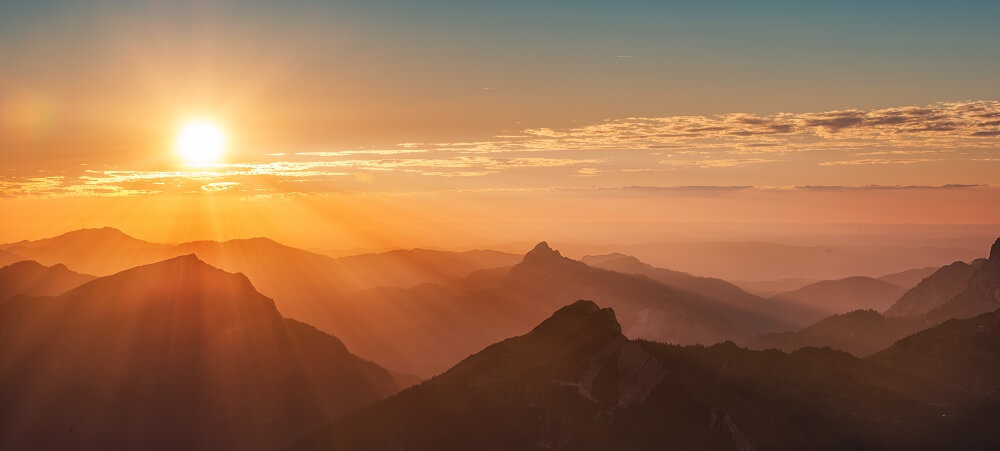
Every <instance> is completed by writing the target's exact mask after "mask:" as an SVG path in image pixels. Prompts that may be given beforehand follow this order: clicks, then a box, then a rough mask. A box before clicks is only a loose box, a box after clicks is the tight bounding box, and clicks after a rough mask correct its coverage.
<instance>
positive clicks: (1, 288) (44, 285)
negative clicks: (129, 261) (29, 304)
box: [0, 260, 94, 301]
mask: <svg viewBox="0 0 1000 451" xmlns="http://www.w3.org/2000/svg"><path fill="white" fill-rule="evenodd" d="M93 279H94V276H89V275H86V274H80V273H77V272H73V271H70V270H69V269H67V268H66V266H65V265H61V264H60V265H53V266H48V267H46V266H42V265H41V264H39V263H38V262H35V261H30V260H26V261H21V262H17V263H14V264H12V265H8V266H4V267H3V268H0V301H4V300H6V299H8V298H11V297H14V296H17V295H20V294H23V295H27V296H53V295H56V294H59V293H62V292H64V291H66V290H69V289H71V288H76V287H78V286H80V285H83V284H84V283H86V282H89V281H91V280H93Z"/></svg>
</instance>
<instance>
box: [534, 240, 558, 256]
mask: <svg viewBox="0 0 1000 451" xmlns="http://www.w3.org/2000/svg"><path fill="white" fill-rule="evenodd" d="M531 252H549V253H553V252H554V253H556V254H558V253H559V251H557V250H553V249H552V248H551V247H549V243H547V242H545V241H542V242H540V243H538V244H536V245H535V247H534V248H532V249H531Z"/></svg>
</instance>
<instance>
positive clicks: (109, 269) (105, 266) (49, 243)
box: [2, 227, 177, 276]
mask: <svg viewBox="0 0 1000 451" xmlns="http://www.w3.org/2000/svg"><path fill="white" fill-rule="evenodd" d="M2 248H3V249H4V250H6V251H8V252H13V253H15V254H17V255H21V256H23V257H24V258H22V259H21V260H25V259H27V260H35V261H37V262H39V263H41V264H43V265H47V266H51V265H55V264H59V263H62V264H64V265H66V266H68V267H69V268H70V269H72V270H74V271H80V272H83V273H86V274H93V275H97V276H104V275H108V274H113V273H116V272H118V271H122V270H125V269H128V268H132V267H134V266H138V265H144V264H148V263H152V262H155V261H158V260H162V259H164V258H169V257H174V256H176V255H177V254H175V253H173V252H171V251H170V250H169V249H168V246H164V245H161V244H155V243H150V242H147V241H142V240H139V239H136V238H133V237H131V236H128V235H126V234H125V233H123V232H122V231H120V230H118V229H114V228H111V227H104V228H100V229H80V230H74V231H72V232H67V233H64V234H62V235H59V236H56V237H52V238H45V239H41V240H37V241H20V242H17V243H10V244H5V245H3V247H2Z"/></svg>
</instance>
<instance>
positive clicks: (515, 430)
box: [294, 301, 1000, 450]
mask: <svg viewBox="0 0 1000 451" xmlns="http://www.w3.org/2000/svg"><path fill="white" fill-rule="evenodd" d="M993 316H994V317H995V316H996V314H993ZM987 322H989V325H986V327H988V328H989V332H988V333H989V334H990V335H989V336H990V337H992V335H993V334H995V333H996V330H994V329H996V327H993V326H996V324H993V323H994V322H995V321H994V320H987ZM981 323H982V321H974V320H966V321H963V322H956V323H955V324H953V325H945V326H942V327H939V328H935V329H932V330H930V331H927V332H925V334H931V335H935V334H942V333H944V334H948V335H950V336H955V337H956V338H955V339H954V340H949V341H947V342H945V343H943V344H942V345H941V348H940V350H939V351H940V352H949V351H950V352H952V353H953V354H952V356H953V357H952V358H953V361H954V363H955V364H956V365H958V366H959V368H962V369H964V370H967V372H965V373H958V372H954V373H949V374H947V375H946V376H948V378H942V376H945V375H939V374H931V375H928V374H927V373H926V371H924V370H923V369H922V366H921V362H924V361H925V360H926V359H928V357H932V356H931V355H929V351H928V350H925V349H922V348H920V347H919V346H912V345H909V344H908V343H901V344H900V345H898V346H897V347H893V348H890V350H888V351H886V352H885V353H883V354H880V355H878V356H876V357H873V359H871V360H860V359H857V358H854V357H851V356H850V355H848V354H844V353H840V352H836V351H832V350H829V349H825V350H824V349H816V348H807V349H805V350H802V351H799V352H796V353H793V354H791V355H789V354H784V353H780V352H776V351H748V350H745V349H740V348H738V347H737V346H735V345H733V344H732V343H725V344H719V345H715V346H711V347H707V348H706V347H701V346H694V347H680V346H671V345H664V344H659V343H652V342H645V341H633V340H629V339H627V338H625V336H623V335H622V333H621V327H620V326H619V325H618V322H617V321H616V319H615V315H614V313H613V312H612V311H611V310H610V309H601V308H599V307H597V305H595V304H594V303H592V302H589V301H579V302H576V303H574V304H572V305H570V306H567V307H564V308H562V309H559V310H558V311H556V312H555V313H554V314H553V315H552V316H551V317H550V318H549V319H547V320H545V321H543V322H542V323H541V324H539V325H538V326H537V327H536V328H534V329H533V330H532V331H531V332H529V333H527V334H525V335H522V336H519V337H515V338H511V339H507V340H504V341H501V342H499V343H496V344H494V345H492V346H489V347H487V348H486V349H484V350H483V351H482V352H479V353H477V354H475V355H472V356H470V357H469V358H467V359H465V360H464V361H462V362H461V363H459V364H458V365H456V366H455V367H454V368H452V369H451V370H449V371H448V372H446V373H444V374H443V375H441V376H439V377H436V378H434V379H432V380H430V381H427V382H425V383H423V384H421V385H419V386H416V387H413V388H410V389H408V390H406V391H404V392H402V393H400V394H398V395H396V396H393V397H391V398H389V399H387V400H384V401H380V402H378V403H376V404H375V405H373V406H371V407H368V408H365V409H362V410H361V411H359V412H357V413H354V414H351V415H349V416H347V417H345V418H343V419H341V420H338V421H336V422H334V423H332V424H330V425H328V426H326V427H324V428H323V429H321V430H320V431H318V432H316V433H315V434H313V435H311V436H309V437H307V438H305V439H303V440H302V441H301V442H299V443H298V445H296V446H295V447H294V449H298V450H313V449H332V450H389V449H407V450H461V449H480V450H506V449H593V450H603V449H630V450H645V449H650V450H652V449H663V447H664V445H665V444H669V445H670V446H671V447H676V448H678V449H740V450H751V449H901V448H905V449H937V448H940V447H946V448H948V447H950V446H949V445H954V444H974V447H979V448H988V447H989V446H991V445H992V446H995V445H996V444H998V443H1000V439H998V438H997V437H996V436H995V435H994V434H993V432H992V430H989V429H988V428H987V429H981V430H978V431H975V432H974V433H973V434H972V435H967V436H959V437H953V436H952V434H954V433H955V431H957V430H959V429H961V430H962V431H963V432H966V431H968V428H965V427H964V426H963V421H965V420H966V419H967V417H969V416H970V415H973V414H974V413H976V412H979V411H981V410H982V409H981V408H980V407H978V406H980V405H981V404H979V403H978V402H977V400H982V399H983V398H982V397H981V396H979V395H978V394H981V393H983V392H985V391H986V390H989V389H994V390H995V389H996V387H997V382H995V381H997V380H1000V379H998V378H992V379H991V378H990V377H991V376H993V373H995V368H996V366H993V367H992V368H991V367H989V366H988V365H990V364H992V363H993V361H994V360H996V359H997V356H998V350H997V349H996V347H982V346H975V347H974V348H972V350H973V352H965V350H966V349H968V348H969V346H970V345H975V343H984V342H983V341H982V339H980V338H975V337H972V336H967V335H968V334H973V335H975V334H976V333H977V332H976V331H978V330H980V326H983V325H984V324H981ZM949 327H950V328H953V329H955V331H948V330H946V329H947V328H949ZM917 337H919V335H918V336H917ZM983 358H986V359H987V360H985V361H984V362H983V363H982V364H976V362H977V361H979V360H980V359H983ZM975 381H990V382H989V383H988V384H985V385H982V386H981V388H982V390H979V391H978V392H977V391H973V390H966V389H965V388H964V387H966V386H968V385H969V384H970V383H973V382H975ZM963 393H964V394H963ZM949 399H951V400H952V401H953V402H947V401H946V400H949ZM983 406H984V407H982V408H989V407H985V405H983ZM389 431H391V432H389Z"/></svg>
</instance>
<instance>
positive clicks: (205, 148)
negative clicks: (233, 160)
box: [174, 119, 227, 165]
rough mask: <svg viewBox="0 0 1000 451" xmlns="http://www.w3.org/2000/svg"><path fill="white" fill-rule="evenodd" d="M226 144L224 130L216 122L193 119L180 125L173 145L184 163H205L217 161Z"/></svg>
mask: <svg viewBox="0 0 1000 451" xmlns="http://www.w3.org/2000/svg"><path fill="white" fill-rule="evenodd" d="M226 144H227V140H226V132H225V130H223V129H222V127H220V126H219V125H218V124H217V123H215V122H213V121H211V120H207V119H193V120H190V121H187V122H185V123H184V125H182V126H181V128H180V130H179V131H178V132H177V140H176V141H175V143H174V146H175V147H176V148H177V152H178V153H179V154H180V156H181V159H183V160H184V162H185V163H187V164H190V165H206V164H211V163H215V162H216V161H219V158H221V157H222V153H223V152H224V151H225V150H226Z"/></svg>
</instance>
